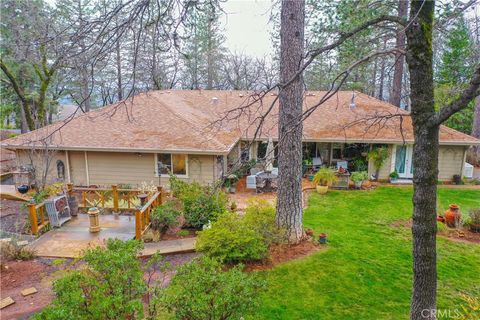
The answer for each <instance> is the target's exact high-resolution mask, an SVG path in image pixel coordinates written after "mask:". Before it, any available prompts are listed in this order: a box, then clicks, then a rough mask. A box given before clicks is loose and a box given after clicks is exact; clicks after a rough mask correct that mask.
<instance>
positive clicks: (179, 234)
mask: <svg viewBox="0 0 480 320" xmlns="http://www.w3.org/2000/svg"><path fill="white" fill-rule="evenodd" d="M189 234H190V232H188V230H180V231H178V232H177V236H179V237H186V236H188V235H189Z"/></svg>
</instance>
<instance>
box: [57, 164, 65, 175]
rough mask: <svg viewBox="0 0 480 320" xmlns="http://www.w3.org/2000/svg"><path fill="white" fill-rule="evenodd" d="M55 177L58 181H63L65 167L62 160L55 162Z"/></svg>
mask: <svg viewBox="0 0 480 320" xmlns="http://www.w3.org/2000/svg"><path fill="white" fill-rule="evenodd" d="M57 177H58V179H65V165H64V164H63V161H62V160H58V161H57Z"/></svg>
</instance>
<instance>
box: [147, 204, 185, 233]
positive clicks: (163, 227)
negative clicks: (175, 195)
mask: <svg viewBox="0 0 480 320" xmlns="http://www.w3.org/2000/svg"><path fill="white" fill-rule="evenodd" d="M180 206H181V205H180V204H179V203H178V202H176V201H167V202H165V203H164V204H162V205H160V206H158V207H156V208H155V210H154V211H153V212H152V215H151V216H150V220H151V222H152V228H153V229H155V230H158V231H160V232H165V231H167V230H168V229H169V228H171V227H175V226H177V225H178V217H179V216H180V214H181V211H180V210H181V209H179V207H180Z"/></svg>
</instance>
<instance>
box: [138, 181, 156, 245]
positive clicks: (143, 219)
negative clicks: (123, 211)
mask: <svg viewBox="0 0 480 320" xmlns="http://www.w3.org/2000/svg"><path fill="white" fill-rule="evenodd" d="M161 204H162V189H161V187H159V188H158V191H157V192H156V193H155V194H154V195H153V196H152V197H151V198H150V200H148V202H147V203H146V204H145V205H144V206H143V207H142V208H141V209H138V210H137V211H136V212H135V239H137V240H140V239H141V238H142V235H143V234H144V233H145V231H147V230H148V228H149V227H150V213H151V211H152V209H155V207H156V206H159V205H161Z"/></svg>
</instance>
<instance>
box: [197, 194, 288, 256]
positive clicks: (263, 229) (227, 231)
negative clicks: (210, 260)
mask: <svg viewBox="0 0 480 320" xmlns="http://www.w3.org/2000/svg"><path fill="white" fill-rule="evenodd" d="M283 236H284V232H282V230H280V229H278V228H277V227H276V225H275V208H274V207H273V206H272V205H270V204H269V203H268V202H267V201H265V200H263V201H262V200H250V203H249V206H248V207H247V210H246V213H245V216H244V217H242V216H239V215H238V214H236V213H234V212H229V213H226V214H224V215H222V216H221V217H219V219H218V220H217V221H216V222H213V223H212V226H211V228H209V229H206V230H203V231H201V232H199V233H198V238H197V250H199V251H203V252H204V253H205V254H206V255H207V256H209V257H214V258H218V259H219V260H220V261H222V262H227V263H236V262H245V261H253V260H261V259H264V258H266V256H267V253H268V247H269V246H270V244H272V243H274V242H280V241H281V240H282V239H283Z"/></svg>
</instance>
